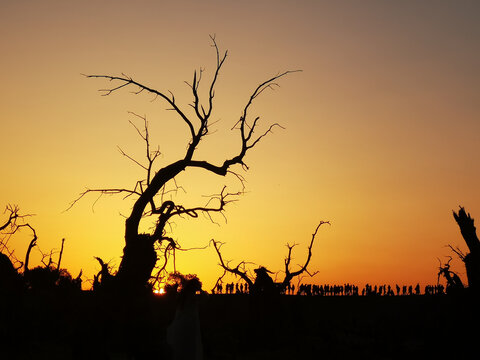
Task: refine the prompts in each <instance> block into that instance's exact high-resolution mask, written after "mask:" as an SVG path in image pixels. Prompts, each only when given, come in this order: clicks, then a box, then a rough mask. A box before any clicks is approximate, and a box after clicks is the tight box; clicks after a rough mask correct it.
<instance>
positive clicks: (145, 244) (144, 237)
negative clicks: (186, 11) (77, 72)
mask: <svg viewBox="0 0 480 360" xmlns="http://www.w3.org/2000/svg"><path fill="white" fill-rule="evenodd" d="M211 41H212V45H213V48H214V49H215V52H216V67H215V71H214V72H213V76H212V78H211V80H210V82H209V84H208V86H207V91H206V92H207V93H206V96H205V98H206V100H205V101H201V96H200V92H199V86H200V83H201V81H202V80H203V77H202V75H203V70H202V69H201V70H200V71H194V73H193V80H192V82H191V83H187V84H188V86H189V87H190V89H191V95H192V97H193V101H192V103H191V104H189V106H190V107H191V108H192V109H193V113H194V116H189V115H187V112H186V111H184V109H183V108H182V106H181V105H180V104H178V103H177V101H176V99H175V96H174V94H172V93H171V92H168V91H167V92H164V91H159V90H155V89H154V88H152V87H150V86H147V85H145V84H144V83H141V82H138V81H137V80H135V79H133V78H131V77H129V76H127V75H124V74H122V75H121V76H113V75H85V76H86V77H87V78H99V79H103V80H108V81H109V82H111V83H112V84H113V85H112V87H110V88H107V89H103V90H101V91H102V92H103V95H105V96H108V95H111V94H113V93H115V92H117V91H119V90H121V89H124V88H132V89H133V92H134V93H135V94H137V95H138V94H141V93H147V94H150V95H153V96H154V97H155V98H159V99H161V100H162V101H163V102H165V103H166V104H168V105H169V107H170V110H172V111H174V112H175V113H176V115H178V118H179V120H180V121H182V122H183V123H185V126H186V129H187V131H188V132H189V134H190V141H189V143H188V145H187V148H186V151H185V154H184V156H183V157H182V158H180V159H178V160H177V161H174V162H172V163H170V164H168V165H166V166H162V167H156V166H155V165H156V164H155V160H157V157H158V155H159V152H158V150H154V151H152V150H151V149H150V141H149V134H148V126H147V122H146V118H144V121H145V128H144V129H143V131H140V130H139V129H138V128H137V131H138V132H139V134H140V135H141V136H142V138H143V140H144V142H145V144H146V147H147V164H146V165H145V164H144V163H142V162H140V161H137V160H135V159H133V158H131V157H129V156H128V155H127V154H125V153H123V152H122V153H123V154H124V155H125V156H127V157H129V158H130V159H131V160H133V161H134V162H135V163H137V165H139V166H141V167H142V168H143V169H144V170H145V171H146V177H145V179H142V180H139V181H138V182H137V183H136V184H135V186H134V188H133V189H126V188H105V189H87V190H86V191H85V192H83V193H82V194H80V196H79V198H77V199H76V200H75V201H74V202H73V203H72V205H73V204H74V203H75V202H76V201H78V200H79V199H80V198H82V197H83V196H84V195H86V194H87V193H91V192H97V193H100V194H120V193H123V194H124V195H126V196H135V197H136V200H135V203H134V205H133V208H132V210H131V212H130V215H129V216H128V217H127V219H126V221H125V247H124V249H123V257H122V260H121V263H120V266H119V269H118V272H117V273H116V275H115V281H116V282H117V283H118V285H119V286H120V287H121V288H122V289H125V290H126V291H131V290H134V291H135V290H140V289H142V288H144V287H145V285H146V284H147V282H148V280H149V279H150V277H151V274H152V270H153V269H154V267H155V264H156V262H157V253H156V251H155V247H157V248H158V247H159V246H163V248H162V249H166V248H170V249H174V248H175V247H177V246H178V245H177V244H175V242H173V240H172V239H171V237H168V236H167V231H166V230H167V229H166V226H167V224H168V223H169V222H170V221H171V219H172V218H173V217H175V216H182V215H183V216H190V217H197V216H198V214H200V213H205V214H208V213H211V212H223V210H224V207H225V205H226V204H227V203H228V202H229V201H230V200H231V199H232V196H233V195H234V194H231V193H228V192H227V191H226V190H225V188H224V189H223V190H222V191H221V192H220V193H219V194H218V195H217V196H215V197H214V199H211V200H212V201H210V202H209V203H208V204H207V205H206V206H199V207H194V208H185V207H183V206H182V205H180V204H177V203H175V202H174V201H172V200H171V199H168V200H166V199H165V196H163V195H164V194H165V192H166V191H167V190H166V189H167V186H170V184H172V183H175V177H176V176H177V175H179V174H180V173H181V172H183V171H186V170H188V169H190V168H197V169H203V170H205V171H208V172H210V173H213V174H217V175H219V176H226V175H227V174H228V173H234V170H233V169H232V168H234V167H235V166H240V167H242V168H244V169H248V167H247V165H246V163H245V156H246V154H247V152H248V151H249V150H251V149H252V148H254V147H255V146H256V145H257V144H258V143H259V142H260V141H261V140H262V138H263V137H265V136H266V135H267V134H269V133H270V132H271V131H272V129H273V128H275V127H276V126H279V124H277V123H272V124H271V125H270V126H268V127H267V128H265V129H266V130H264V131H262V132H260V133H257V131H258V126H259V119H260V118H259V117H258V116H251V115H250V110H251V107H252V104H253V103H254V101H255V100H256V99H257V97H258V96H260V95H261V94H262V93H263V92H264V91H265V90H267V89H271V88H273V87H274V86H276V85H277V83H276V81H277V80H278V79H280V78H282V77H284V76H286V75H288V74H290V73H292V72H295V71H297V70H295V71H285V72H282V73H278V74H277V75H275V76H272V77H270V78H269V79H267V80H265V81H263V82H262V83H260V84H259V85H258V86H257V87H256V88H255V89H254V90H253V92H252V93H251V94H250V96H249V97H248V100H247V102H246V105H245V106H244V107H243V109H242V111H241V115H240V117H239V119H238V120H237V121H236V123H234V124H233V127H232V130H235V131H237V132H238V140H237V141H238V151H237V152H236V153H235V154H233V155H231V156H226V157H225V160H224V161H223V163H220V164H215V163H213V162H210V161H208V160H205V159H198V158H197V157H196V156H195V155H196V149H197V147H198V145H199V144H200V142H201V141H202V140H204V138H205V137H206V136H207V135H208V134H210V125H211V115H212V113H213V108H214V98H215V86H216V83H217V80H218V78H219V74H220V71H221V69H222V67H223V64H224V63H225V60H226V58H227V51H225V52H223V53H221V51H220V50H219V47H218V46H217V43H216V41H215V38H214V37H211ZM234 174H236V173H234ZM237 176H239V177H240V178H241V176H240V175H239V174H238V175H237ZM213 201H216V203H215V204H214V202H213ZM146 215H150V216H155V217H156V220H155V222H156V224H155V227H154V229H153V231H151V232H150V233H141V232H140V231H139V225H140V222H141V220H142V218H143V217H144V216H146ZM164 244H165V245H164Z"/></svg>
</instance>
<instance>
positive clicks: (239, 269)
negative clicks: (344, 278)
mask: <svg viewBox="0 0 480 360" xmlns="http://www.w3.org/2000/svg"><path fill="white" fill-rule="evenodd" d="M324 224H329V225H330V222H328V221H320V222H319V223H318V225H317V227H316V228H315V231H314V232H313V234H312V238H311V240H310V244H309V245H308V253H307V258H306V260H305V262H304V263H303V265H300V264H299V265H298V269H297V270H295V271H292V269H291V262H292V250H293V248H294V247H295V246H297V245H298V244H293V245H290V244H287V248H288V252H287V256H286V257H285V260H284V264H285V270H284V272H285V276H284V278H283V280H282V281H281V282H280V283H277V284H278V287H279V289H278V290H280V291H284V290H285V289H286V288H287V286H288V285H289V284H290V282H291V281H292V279H293V278H295V277H297V276H301V275H302V274H304V273H306V274H308V275H309V276H310V277H313V276H315V275H316V274H317V273H318V271H315V272H313V273H311V272H309V271H308V265H309V264H310V260H311V258H312V253H313V252H312V247H313V244H314V241H315V238H316V236H317V233H318V229H319V228H320V226H322V225H324ZM211 243H212V244H213V247H214V248H215V251H216V253H217V255H218V258H219V260H220V264H219V265H220V267H221V268H222V269H223V270H224V273H223V274H222V276H220V277H219V279H218V280H217V283H216V284H215V287H216V285H217V284H218V283H219V281H220V280H221V279H222V278H223V277H224V276H225V274H226V273H227V272H228V273H231V274H233V275H235V276H238V277H240V278H241V279H243V280H244V281H245V282H246V283H247V284H248V286H249V288H250V289H256V288H258V286H256V285H255V284H256V282H257V280H260V283H261V284H262V285H261V287H264V285H263V284H265V283H267V282H268V281H267V280H266V279H267V277H269V275H268V273H271V272H270V271H268V270H267V269H266V268H265V267H263V266H260V267H259V268H257V269H255V276H252V275H251V274H249V272H248V268H247V265H248V264H252V263H248V262H246V261H240V262H239V263H238V264H237V266H235V267H232V266H230V261H225V260H224V259H223V256H222V253H221V252H220V248H221V247H222V245H223V243H221V242H219V241H216V240H214V239H212V240H211ZM215 287H214V288H215ZM260 292H262V291H260Z"/></svg>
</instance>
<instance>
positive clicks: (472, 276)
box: [453, 207, 480, 292]
mask: <svg viewBox="0 0 480 360" xmlns="http://www.w3.org/2000/svg"><path fill="white" fill-rule="evenodd" d="M453 217H454V218H455V221H456V222H457V224H458V226H459V227H460V232H461V233H462V236H463V239H464V240H465V243H466V244H467V246H468V249H469V250H470V253H469V254H467V255H466V256H465V258H464V259H463V261H464V263H465V268H466V271H467V279H468V287H469V288H470V289H471V290H473V291H475V292H479V291H480V241H479V240H478V237H477V232H476V228H475V225H474V219H473V218H472V217H471V216H470V214H467V213H466V212H465V209H464V208H463V207H460V210H459V211H458V214H457V213H455V212H453Z"/></svg>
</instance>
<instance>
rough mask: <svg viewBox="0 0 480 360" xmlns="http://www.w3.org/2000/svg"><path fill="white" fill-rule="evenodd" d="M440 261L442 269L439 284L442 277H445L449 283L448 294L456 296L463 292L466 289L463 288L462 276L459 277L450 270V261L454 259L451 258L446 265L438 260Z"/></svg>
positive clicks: (439, 273)
mask: <svg viewBox="0 0 480 360" xmlns="http://www.w3.org/2000/svg"><path fill="white" fill-rule="evenodd" d="M438 261H439V262H440V267H439V271H438V277H437V283H439V282H440V276H442V275H443V277H444V278H445V280H446V281H447V286H446V292H447V294H454V293H458V292H459V291H461V290H463V289H464V288H465V287H464V286H463V283H462V280H461V279H460V276H458V274H457V273H455V272H453V271H452V270H450V261H452V257H451V256H449V260H448V261H447V262H446V263H445V264H444V265H442V262H441V261H440V259H438Z"/></svg>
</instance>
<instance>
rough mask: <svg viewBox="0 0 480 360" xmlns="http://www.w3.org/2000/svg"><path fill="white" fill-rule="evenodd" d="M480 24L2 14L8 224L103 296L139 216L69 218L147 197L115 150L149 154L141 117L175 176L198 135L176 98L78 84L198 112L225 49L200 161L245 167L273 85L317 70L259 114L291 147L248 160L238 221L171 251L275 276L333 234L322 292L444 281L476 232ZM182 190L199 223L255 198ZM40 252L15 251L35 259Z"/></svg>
mask: <svg viewBox="0 0 480 360" xmlns="http://www.w3.org/2000/svg"><path fill="white" fill-rule="evenodd" d="M479 10H480V6H479V4H478V3H477V2H474V1H459V2H450V1H423V2H421V3H420V2H416V1H404V2H401V3H400V2H398V3H393V2H384V1H364V2H361V3H360V2H355V1H338V2H328V1H306V0H305V1H272V0H270V1H242V2H238V1H237V2H233V1H210V0H208V1H202V2H197V1H178V2H175V3H167V2H163V1H137V2H135V3H133V2H128V1H95V2H93V1H92V2H88V1H87V2H85V3H83V4H81V5H80V4H73V3H67V2H64V1H58V0H57V1H48V0H47V1H42V2H37V1H10V0H7V1H6V0H2V1H0V31H1V34H2V36H1V38H0V44H1V49H2V55H1V56H0V71H1V75H2V76H1V78H2V85H1V87H0V121H1V125H2V126H1V129H2V131H1V132H0V153H1V154H2V156H1V161H2V176H1V177H0V206H2V207H3V206H5V205H6V204H8V203H12V204H18V205H19V206H20V207H21V209H22V211H24V212H25V213H31V214H35V216H34V217H32V218H29V220H28V221H29V222H30V223H31V224H32V225H33V226H34V227H35V229H36V230H37V234H38V236H39V241H38V243H39V246H40V248H41V249H42V250H44V251H49V250H50V249H51V248H58V247H59V246H60V242H61V239H62V238H66V243H65V252H64V258H63V260H62V263H63V265H64V266H65V267H67V268H68V269H69V270H70V271H71V272H72V274H77V273H78V272H79V271H80V269H83V272H84V274H85V278H92V277H93V274H94V273H95V272H96V271H98V266H97V263H96V261H95V260H94V258H93V257H94V256H100V257H102V258H103V259H104V260H107V261H108V260H111V261H112V264H116V265H118V264H119V262H120V256H121V253H122V248H123V245H124V243H123V230H124V217H123V216H124V215H127V214H128V211H129V209H130V207H131V204H132V203H131V202H130V201H128V200H127V201H123V200H122V199H121V197H104V198H102V199H100V200H99V201H98V202H96V203H95V200H96V197H95V195H92V196H89V197H86V198H84V199H82V201H80V202H79V203H78V204H77V205H76V206H75V207H74V208H72V209H70V210H69V211H67V212H64V210H65V209H66V208H68V206H69V204H70V203H71V201H72V200H74V199H75V198H76V197H77V196H78V194H79V193H80V192H82V191H83V190H84V189H85V188H87V187H88V188H98V187H127V188H131V187H133V186H134V183H135V181H136V180H137V179H139V178H141V176H142V175H143V173H142V171H141V169H140V168H138V167H136V166H135V165H134V164H133V163H131V162H130V161H128V160H127V159H126V158H125V157H122V156H121V154H120V153H119V152H118V149H117V147H118V146H120V147H121V148H122V149H123V150H125V151H126V152H128V153H129V154H132V155H134V156H136V157H137V158H141V157H142V155H143V144H142V142H141V139H139V137H138V136H137V134H136V133H135V130H134V129H133V128H132V127H131V125H130V124H129V122H128V121H129V120H132V119H134V117H132V115H130V114H129V112H135V113H138V114H141V115H146V116H147V117H148V119H149V123H150V126H151V130H150V135H151V139H152V142H154V143H155V144H158V145H159V146H160V150H161V151H162V158H161V159H160V162H159V165H166V164H168V163H169V161H173V160H175V159H178V157H179V156H181V155H182V154H183V152H184V150H185V147H186V144H187V142H188V129H187V128H186V126H185V125H184V123H183V122H181V121H180V120H179V119H177V118H175V117H174V116H173V114H172V112H168V111H165V109H166V108H167V105H166V104H165V103H163V102H162V101H161V100H160V99H157V100H155V101H152V97H151V96H148V95H144V94H140V95H134V94H132V93H131V92H129V91H128V90H122V91H119V92H117V93H114V94H112V95H110V96H107V97H102V96H100V95H101V93H99V92H98V91H97V90H98V89H102V88H105V87H108V86H110V84H108V83H107V82H106V81H103V80H99V79H86V78H85V77H84V76H82V75H81V74H112V75H118V74H121V73H126V74H128V75H130V76H132V77H134V78H135V79H136V80H138V81H139V82H142V83H144V84H146V85H149V86H152V87H153V88H155V89H157V90H160V91H168V90H170V91H172V92H173V93H175V95H176V99H177V101H178V103H179V104H181V105H182V106H183V108H187V107H188V105H187V104H188V103H189V102H191V96H190V93H189V89H188V87H187V86H186V85H185V84H184V81H191V79H192V75H193V71H194V69H198V68H200V67H202V68H204V69H205V72H204V77H205V83H206V82H207V79H208V78H209V76H211V74H212V70H213V69H214V65H215V53H214V50H213V49H212V48H211V46H210V45H211V43H210V41H209V34H216V38H217V41H218V44H219V46H220V48H221V49H222V50H227V49H228V51H229V56H228V58H227V61H226V63H225V66H224V68H223V69H222V73H221V76H220V78H219V80H218V86H217V89H216V97H215V101H216V102H215V108H214V114H213V119H214V120H219V121H218V123H216V125H215V126H214V128H215V130H216V133H214V134H213V135H211V136H208V137H207V138H206V139H205V141H204V143H203V144H202V145H201V146H200V148H199V154H201V156H202V157H205V158H209V159H215V160H217V161H219V160H220V159H222V157H223V156H224V154H226V153H228V154H232V153H233V152H235V139H236V137H235V133H234V132H230V131H229V129H230V128H231V126H232V125H233V124H234V123H235V122H236V121H237V119H238V117H239V115H240V112H241V110H242V108H243V106H244V104H245V101H246V100H247V99H248V96H249V95H250V93H251V91H252V90H253V89H254V88H255V87H256V86H257V85H258V84H259V83H260V82H261V81H263V80H265V79H267V78H269V77H270V76H272V75H275V74H277V73H278V72H281V71H285V70H294V69H302V70H303V71H302V72H301V73H295V74H291V75H289V76H288V77H285V78H283V79H281V80H280V81H279V84H280V87H279V88H277V89H275V91H270V92H266V93H264V94H262V96H261V97H260V98H258V100H257V101H256V103H255V106H254V107H253V108H252V115H258V116H261V120H262V125H263V126H264V128H265V127H266V126H268V125H269V124H271V123H274V122H278V123H280V124H281V125H282V126H283V127H285V129H283V130H282V129H276V130H275V131H274V133H273V134H271V135H269V136H268V137H266V138H265V139H264V141H262V142H261V143H260V144H259V145H258V147H257V148H255V149H253V151H251V153H249V154H248V155H247V157H246V162H247V164H248V165H249V167H250V169H249V170H248V171H247V172H242V175H244V176H245V178H246V180H247V182H246V193H245V194H244V195H243V196H242V197H241V198H240V199H239V201H238V202H236V203H234V204H231V206H229V207H228V208H227V210H226V214H225V215H226V217H227V222H226V223H225V221H223V219H222V218H221V217H219V218H217V219H216V220H218V223H219V225H216V224H212V223H210V222H209V221H207V220H204V219H196V220H188V221H176V223H175V225H174V227H173V232H172V234H171V235H172V237H174V238H175V239H176V240H178V241H179V242H180V243H181V244H182V246H184V247H185V248H189V247H197V246H204V245H206V244H208V242H209V240H210V239H211V238H215V239H216V240H219V241H222V242H225V243H226V244H225V245H224V247H223V248H222V250H223V251H224V257H225V258H226V259H232V261H233V262H235V261H240V260H246V261H252V262H254V263H256V264H260V265H264V266H266V267H267V268H269V269H270V270H273V271H278V270H282V268H283V258H284V256H285V254H286V247H285V244H286V243H287V242H288V243H298V244H299V245H298V247H297V248H296V253H295V260H294V262H295V263H300V262H302V261H303V259H304V257H305V256H306V246H307V244H308V242H309V240H310V237H311V234H312V232H313V230H314V229H315V227H316V225H317V223H318V222H319V221H320V220H329V221H330V222H331V226H322V227H321V229H320V230H319V233H318V237H317V241H316V243H315V247H314V254H313V258H312V262H311V270H312V271H314V270H318V271H319V273H318V274H317V275H316V276H315V278H314V279H312V280H311V281H312V282H316V283H344V282H354V283H357V284H363V283H365V282H370V283H379V284H380V283H390V284H395V283H416V282H420V283H421V284H427V283H433V282H436V274H437V269H438V260H437V257H438V258H442V259H445V256H447V255H453V254H452V253H451V251H450V250H449V249H448V248H446V247H445V246H446V245H448V244H451V245H453V246H457V245H458V246H460V247H461V248H462V249H463V250H464V251H466V246H465V244H464V243H463V240H462V238H461V236H460V232H459V230H458V227H457V225H456V223H455V221H454V219H453V217H452V215H451V211H452V210H456V209H458V206H459V205H463V206H465V207H466V209H467V211H469V212H470V213H471V214H472V216H473V217H474V218H480V189H479V187H478V183H479V180H480V169H479V163H480V162H479V160H480V152H479V150H478V145H479V144H480V141H479V137H480V121H479V115H480V105H479V104H480V101H479V94H480V91H479V90H480V89H479V84H480V82H479V80H480V79H479V73H478V64H479V63H480V42H479V41H478V39H479V35H480V25H479V23H478V21H477V19H478V14H479ZM179 184H180V185H181V186H183V187H184V188H185V189H186V191H187V193H186V194H184V195H180V196H181V197H182V199H184V200H185V201H186V202H187V203H188V205H197V204H203V202H204V201H205V198H204V197H202V195H208V194H212V193H216V192H218V191H219V190H220V189H221V188H222V186H223V185H224V184H228V185H229V186H230V187H231V189H232V191H233V190H235V189H238V186H239V184H238V182H237V181H236V179H235V178H226V179H224V178H221V177H215V176H209V175H205V174H204V173H202V172H201V171H198V170H192V171H188V172H187V173H186V174H182V176H181V177H180V178H179ZM94 203H95V206H94V207H93V211H92V205H93V204H94ZM28 237H29V236H28V233H27V232H25V233H22V234H21V235H19V236H18V237H15V238H14V239H12V243H11V244H10V246H12V247H13V248H15V249H16V252H17V255H18V256H19V257H23V254H24V252H25V249H26V246H27V245H28ZM35 256H36V261H38V254H36V255H35ZM176 260H177V261H176V265H177V269H178V270H180V271H181V272H184V273H196V274H198V276H199V277H200V279H201V280H202V282H203V283H204V285H205V286H204V288H206V289H210V288H211V286H212V285H213V283H214V282H215V280H216V278H217V277H218V276H219V275H221V273H222V271H221V269H220V267H219V266H218V265H217V264H218V261H217V258H216V254H215V252H214V249H213V248H211V247H210V248H207V249H205V250H196V251H191V252H189V253H180V254H178V256H177V259H176ZM453 264H454V265H453V269H454V270H456V271H458V272H459V273H460V274H461V275H462V277H463V278H464V279H465V274H464V268H463V266H462V264H461V262H459V261H458V260H457V259H455V262H454V263H453ZM279 276H281V275H279ZM309 281H310V280H309Z"/></svg>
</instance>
